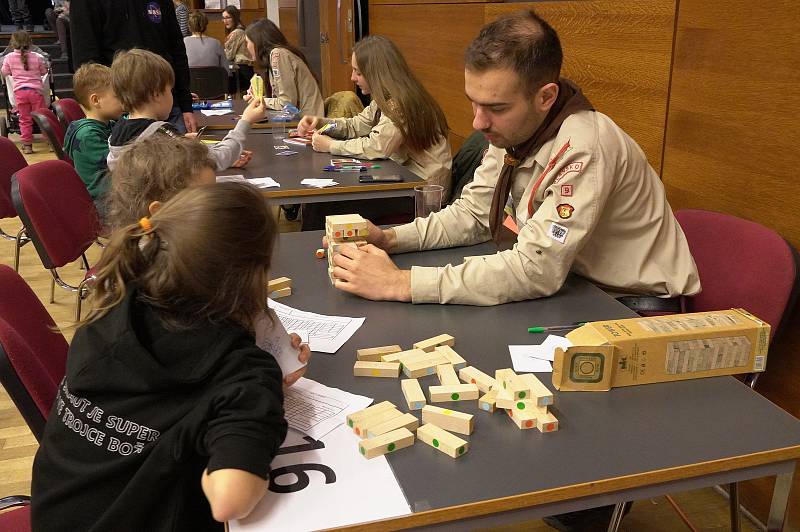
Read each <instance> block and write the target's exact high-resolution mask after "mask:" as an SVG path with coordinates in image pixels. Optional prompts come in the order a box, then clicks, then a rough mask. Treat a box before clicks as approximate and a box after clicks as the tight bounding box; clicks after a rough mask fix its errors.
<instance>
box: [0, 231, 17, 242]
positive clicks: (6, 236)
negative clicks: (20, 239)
mask: <svg viewBox="0 0 800 532" xmlns="http://www.w3.org/2000/svg"><path fill="white" fill-rule="evenodd" d="M0 238H3V239H5V240H16V238H15V237H14V235H9V234H8V233H6V232H5V231H3V230H2V229H0Z"/></svg>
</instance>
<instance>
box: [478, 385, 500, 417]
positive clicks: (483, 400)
mask: <svg viewBox="0 0 800 532" xmlns="http://www.w3.org/2000/svg"><path fill="white" fill-rule="evenodd" d="M496 399H497V390H489V391H488V392H486V393H485V394H483V395H482V396H481V397H480V399H478V408H480V409H481V410H486V411H487V412H494V411H495V410H496V409H497V407H496V405H495V400H496Z"/></svg>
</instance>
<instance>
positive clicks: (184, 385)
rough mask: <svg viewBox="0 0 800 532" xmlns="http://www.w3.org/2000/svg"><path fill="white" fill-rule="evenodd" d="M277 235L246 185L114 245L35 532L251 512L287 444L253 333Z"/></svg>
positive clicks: (52, 450) (155, 219)
mask: <svg viewBox="0 0 800 532" xmlns="http://www.w3.org/2000/svg"><path fill="white" fill-rule="evenodd" d="M276 235H277V229H276V225H275V222H274V220H273V219H272V218H271V215H270V213H269V211H268V209H267V207H266V204H265V203H264V200H263V198H262V197H261V196H260V194H259V193H258V192H257V191H256V189H254V188H252V187H250V186H249V185H244V184H238V183H220V184H216V185H210V186H196V187H190V188H187V189H185V190H183V191H181V192H180V193H178V194H177V195H176V196H175V197H174V198H173V199H171V200H170V201H168V202H166V203H165V204H164V205H163V206H162V207H161V208H160V209H159V210H158V211H157V212H156V213H155V214H154V215H153V216H152V217H150V218H142V219H141V220H140V222H139V223H137V224H132V225H129V226H127V227H125V228H123V229H120V230H118V231H117V232H115V233H114V235H113V236H112V238H111V242H110V244H109V245H108V247H107V248H106V249H105V251H104V254H103V257H102V258H101V260H100V262H99V264H98V275H97V277H98V278H97V284H96V285H95V288H94V290H93V294H92V297H93V298H94V305H93V308H94V310H93V311H92V312H91V313H90V314H89V316H88V317H87V318H86V319H85V320H84V321H83V324H82V326H81V327H80V328H79V329H78V331H77V332H76V334H75V337H74V339H73V341H72V345H71V346H70V350H69V355H68V357H67V368H66V376H65V377H64V379H63V380H62V381H61V383H60V385H59V387H58V394H57V396H56V400H55V403H54V405H53V409H52V411H51V412H50V415H49V417H48V420H47V425H46V427H45V431H44V436H43V438H42V441H41V445H40V447H39V450H38V452H37V453H36V458H35V461H34V466H33V484H32V501H33V503H32V507H31V512H32V514H31V515H32V525H33V529H34V530H41V531H47V532H52V531H60V530H64V531H68V530H69V531H73V530H91V531H106V530H109V531H110V530H113V531H136V532H142V531H145V530H146V531H160V530H164V531H167V530H169V531H174V530H192V531H198V530H199V531H203V530H223V525H222V524H221V522H222V521H227V520H231V519H240V518H243V517H245V516H246V515H247V514H249V513H250V511H252V509H253V508H254V506H255V505H256V503H257V502H258V501H259V500H260V499H261V498H262V497H263V496H264V494H265V493H266V489H267V482H268V479H269V472H270V463H271V462H272V459H273V457H274V456H275V454H276V452H277V451H278V448H279V447H280V445H281V443H282V442H283V440H284V438H285V436H286V431H287V423H286V421H285V419H284V413H283V391H282V374H281V369H280V367H279V366H278V363H277V362H276V361H275V358H274V357H273V356H271V355H270V354H267V353H265V352H264V351H262V350H260V349H259V348H258V347H256V345H255V343H254V338H253V327H252V323H253V320H254V318H255V317H256V316H257V315H258V314H259V313H260V312H261V310H262V307H263V305H264V301H266V297H267V294H266V287H267V270H268V269H269V265H270V259H271V254H272V249H273V245H274V241H275V238H276Z"/></svg>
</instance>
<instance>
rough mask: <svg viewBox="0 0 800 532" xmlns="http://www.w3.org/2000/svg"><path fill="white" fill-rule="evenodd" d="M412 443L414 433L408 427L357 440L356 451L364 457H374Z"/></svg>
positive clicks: (409, 445)
mask: <svg viewBox="0 0 800 532" xmlns="http://www.w3.org/2000/svg"><path fill="white" fill-rule="evenodd" d="M412 445H414V434H413V433H412V432H411V431H410V430H408V429H403V428H400V429H397V430H393V431H391V432H387V433H386V434H381V435H380V436H376V437H374V438H369V439H366V440H361V441H360V442H358V452H359V453H361V454H362V455H363V456H364V457H366V458H368V459H369V458H375V457H376V456H381V455H383V454H387V453H391V452H394V451H397V450H398V449H403V448H405V447H411V446H412Z"/></svg>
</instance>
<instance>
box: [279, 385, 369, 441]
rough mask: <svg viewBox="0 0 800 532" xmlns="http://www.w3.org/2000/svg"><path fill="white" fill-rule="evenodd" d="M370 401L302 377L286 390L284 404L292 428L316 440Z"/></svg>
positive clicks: (361, 396) (366, 405) (365, 406)
mask: <svg viewBox="0 0 800 532" xmlns="http://www.w3.org/2000/svg"><path fill="white" fill-rule="evenodd" d="M371 403H372V399H371V398H370V397H364V396H363V395H355V394H352V393H350V392H345V391H344V390H339V389H338V388H331V387H329V386H325V385H324V384H320V383H318V382H316V381H312V380H311V379H306V378H301V379H300V380H298V381H297V382H296V383H295V384H294V385H292V386H290V387H289V389H288V390H286V394H285V398H284V405H283V408H284V412H285V416H286V421H288V422H289V426H290V427H291V428H293V429H295V430H297V431H300V432H302V433H303V434H307V435H309V436H311V437H312V438H314V439H315V440H319V439H322V438H323V437H325V435H326V434H328V433H329V432H331V431H332V430H333V429H335V428H336V427H338V426H339V425H342V424H343V423H345V421H346V419H345V418H346V417H347V416H348V415H350V414H352V413H353V412H357V411H359V410H363V409H364V408H367V407H368V406H369V405H370V404H371Z"/></svg>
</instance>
